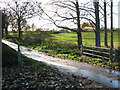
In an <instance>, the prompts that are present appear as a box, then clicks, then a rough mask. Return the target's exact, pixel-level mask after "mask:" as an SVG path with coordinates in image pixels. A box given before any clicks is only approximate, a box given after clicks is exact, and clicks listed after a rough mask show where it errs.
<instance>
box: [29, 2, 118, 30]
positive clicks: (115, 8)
mask: <svg viewBox="0 0 120 90" xmlns="http://www.w3.org/2000/svg"><path fill="white" fill-rule="evenodd" d="M42 1H44V3H46V2H47V1H48V2H49V0H42ZM78 1H79V4H81V1H82V3H86V2H90V1H91V0H78ZM107 1H108V0H107ZM119 1H120V0H113V2H114V3H113V4H114V6H113V12H114V13H115V14H114V15H113V21H114V23H113V27H115V28H118V2H119ZM50 9H52V8H50ZM107 13H110V11H107ZM107 20H108V21H107V23H108V24H107V25H108V28H110V27H111V22H110V16H109V17H108V19H107ZM32 21H34V22H31V21H30V22H29V24H32V23H34V24H35V25H36V26H37V27H38V28H41V27H42V28H50V29H58V28H57V27H55V25H53V24H52V23H51V22H48V21H46V20H42V19H41V20H39V19H35V18H33V19H32ZM81 23H83V22H81Z"/></svg>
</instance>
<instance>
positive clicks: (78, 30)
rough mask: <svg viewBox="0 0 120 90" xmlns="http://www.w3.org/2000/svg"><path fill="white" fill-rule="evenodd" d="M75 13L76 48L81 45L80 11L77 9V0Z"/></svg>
mask: <svg viewBox="0 0 120 90" xmlns="http://www.w3.org/2000/svg"><path fill="white" fill-rule="evenodd" d="M76 11H77V12H76V13H77V36H78V49H80V46H81V45H82V35H81V28H80V11H79V4H78V0H76Z"/></svg>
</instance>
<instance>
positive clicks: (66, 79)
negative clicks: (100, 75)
mask: <svg viewBox="0 0 120 90" xmlns="http://www.w3.org/2000/svg"><path fill="white" fill-rule="evenodd" d="M2 48H3V52H2V56H3V57H2V65H3V67H2V89H3V90H4V89H11V90H27V89H42V90H46V89H66V88H67V89H73V88H74V89H76V88H81V87H85V88H103V85H101V84H100V83H97V82H94V81H92V80H88V79H87V78H85V77H76V76H74V75H72V76H69V75H65V74H62V73H60V72H58V70H57V69H55V68H51V67H49V66H47V65H45V64H44V63H41V62H38V61H35V60H32V59H30V58H27V57H25V56H23V55H22V61H23V64H22V67H18V64H17V52H16V51H14V50H13V49H12V48H10V47H8V46H7V45H5V44H3V45H2Z"/></svg>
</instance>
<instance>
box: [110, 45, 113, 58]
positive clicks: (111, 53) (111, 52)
mask: <svg viewBox="0 0 120 90" xmlns="http://www.w3.org/2000/svg"><path fill="white" fill-rule="evenodd" d="M110 60H113V48H112V47H110Z"/></svg>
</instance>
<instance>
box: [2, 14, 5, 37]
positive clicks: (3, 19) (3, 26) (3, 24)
mask: <svg viewBox="0 0 120 90" xmlns="http://www.w3.org/2000/svg"><path fill="white" fill-rule="evenodd" d="M4 28H5V14H4V13H2V38H3V37H4Z"/></svg>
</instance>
